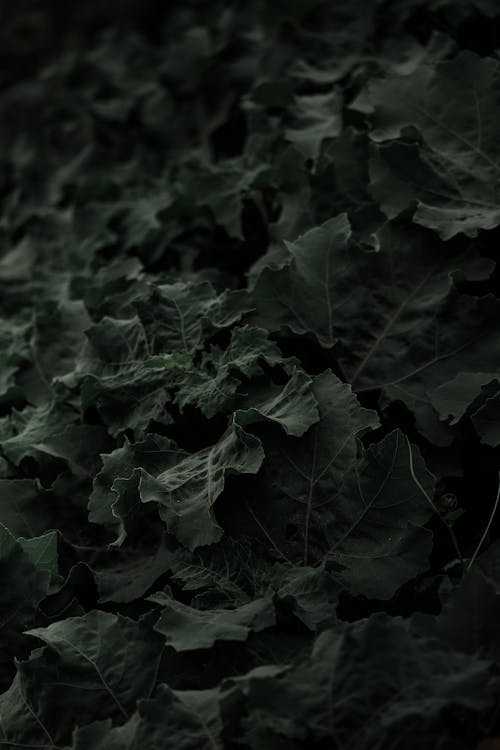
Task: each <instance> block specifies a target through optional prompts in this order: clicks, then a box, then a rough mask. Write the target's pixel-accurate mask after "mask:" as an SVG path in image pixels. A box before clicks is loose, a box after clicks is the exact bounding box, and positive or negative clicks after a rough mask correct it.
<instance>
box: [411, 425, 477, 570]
mask: <svg viewBox="0 0 500 750" xmlns="http://www.w3.org/2000/svg"><path fill="white" fill-rule="evenodd" d="M405 437H406V442H407V443H408V457H409V463H410V474H411V476H412V479H413V481H414V482H415V484H416V485H417V487H418V489H419V490H420V492H421V493H422V495H423V496H424V497H425V499H426V500H427V502H428V503H429V505H430V506H431V508H432V510H433V511H434V513H436V515H437V517H438V518H439V519H440V521H441V522H442V524H443V525H444V526H445V527H446V529H447V530H448V533H449V535H450V538H451V541H452V543H453V547H454V549H455V552H456V553H457V556H458V559H459V561H460V565H461V566H462V570H463V568H464V558H463V555H462V552H461V550H460V545H459V544H458V540H457V537H456V536H455V532H454V531H453V529H452V527H451V526H450V525H449V524H448V523H446V521H445V519H444V518H443V516H442V515H441V513H440V512H439V508H437V506H436V504H435V503H434V501H433V499H432V498H431V496H430V495H429V493H428V492H427V490H426V489H425V487H424V486H423V485H422V484H421V483H420V482H419V480H418V479H417V476H416V474H415V469H414V467H413V452H412V449H411V443H410V441H409V439H408V436H405Z"/></svg>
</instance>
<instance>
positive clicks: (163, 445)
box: [88, 435, 186, 542]
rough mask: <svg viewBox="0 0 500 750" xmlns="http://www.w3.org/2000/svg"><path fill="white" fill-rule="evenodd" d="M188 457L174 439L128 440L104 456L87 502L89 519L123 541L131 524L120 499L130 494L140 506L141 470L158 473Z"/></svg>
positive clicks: (150, 437) (157, 437)
mask: <svg viewBox="0 0 500 750" xmlns="http://www.w3.org/2000/svg"><path fill="white" fill-rule="evenodd" d="M185 455H186V454H185V452H184V451H181V450H179V449H178V448H177V447H176V445H175V444H174V443H173V442H172V441H171V440H169V439H167V438H164V437H161V436H160V435H148V436H147V437H146V439H145V440H143V441H140V442H137V443H130V442H129V441H128V440H125V442H124V445H123V446H122V447H121V448H116V449H115V450H114V451H112V452H111V453H109V454H107V455H101V460H102V469H101V471H100V472H99V473H98V474H96V476H95V478H94V482H93V489H92V494H91V495H90V498H89V502H88V511H89V520H90V521H91V522H92V523H97V524H100V525H102V526H106V527H108V528H109V529H110V530H111V531H113V532H114V533H115V534H116V535H117V541H120V542H121V541H123V540H124V538H125V536H126V534H127V530H126V526H128V523H126V521H125V518H124V517H123V513H122V512H121V510H120V499H121V498H123V496H124V495H125V494H126V493H129V492H130V493H131V494H132V498H133V499H136V500H137V503H138V506H139V507H140V503H139V492H138V479H139V476H138V469H139V468H144V469H146V470H147V471H151V472H159V471H162V470H164V469H166V468H167V467H169V466H172V465H175V464H176V463H177V462H178V461H179V459H181V458H182V457H183V456H185ZM136 470H137V471H136ZM129 510H130V509H129Z"/></svg>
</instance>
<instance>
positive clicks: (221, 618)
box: [149, 592, 276, 651]
mask: <svg viewBox="0 0 500 750" xmlns="http://www.w3.org/2000/svg"><path fill="white" fill-rule="evenodd" d="M149 600H150V601H152V602H155V604H159V605H161V607H162V610H161V614H160V618H159V619H158V620H157V622H156V624H155V630H157V631H158V632H159V633H161V634H162V635H164V636H165V638H166V643H167V645H169V646H172V647H173V648H174V649H175V650H176V651H192V650H194V649H197V648H210V647H211V646H213V645H214V643H215V642H216V641H245V640H246V639H247V637H248V635H249V633H250V632H251V631H253V632H259V631H260V630H264V629H265V628H269V627H271V626H273V625H275V623H276V617H275V613H274V606H273V601H272V598H271V597H266V598H261V599H255V600H254V601H251V602H248V603H247V604H242V605H241V606H239V607H237V608H235V609H207V610H200V609H194V608H193V607H188V606H187V605H186V604H182V603H181V602H179V601H177V600H176V599H173V598H172V597H170V596H168V595H167V594H165V593H162V592H160V593H158V594H154V595H153V596H150V597H149Z"/></svg>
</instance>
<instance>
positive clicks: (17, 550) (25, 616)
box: [0, 525, 51, 688]
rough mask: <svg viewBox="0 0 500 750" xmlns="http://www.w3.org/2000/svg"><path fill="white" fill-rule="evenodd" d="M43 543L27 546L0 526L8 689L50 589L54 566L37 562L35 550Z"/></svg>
mask: <svg viewBox="0 0 500 750" xmlns="http://www.w3.org/2000/svg"><path fill="white" fill-rule="evenodd" d="M42 539H43V537H42ZM39 544H40V540H35V541H34V542H33V543H32V545H33V546H32V545H31V544H30V543H27V542H26V541H25V542H24V545H23V543H22V542H21V541H16V539H15V537H14V536H12V534H11V533H10V532H9V531H8V530H7V529H6V528H5V527H4V526H1V525H0V572H1V578H2V584H3V585H2V593H1V595H0V611H1V615H0V645H1V649H0V654H1V656H0V686H1V687H4V688H5V687H6V684H8V683H9V682H10V679H11V678H12V676H13V675H12V671H13V667H14V656H15V654H16V653H20V652H21V653H22V649H23V643H24V638H23V630H24V629H25V628H26V627H29V626H30V625H31V624H32V623H33V620H34V618H35V614H36V611H37V607H38V605H39V604H40V602H41V601H42V600H43V599H44V597H45V595H46V594H47V592H48V588H49V569H50V567H51V564H49V565H47V561H46V560H45V561H44V560H39V559H37V555H36V552H35V549H34V548H33V547H37V546H39ZM25 547H26V548H25Z"/></svg>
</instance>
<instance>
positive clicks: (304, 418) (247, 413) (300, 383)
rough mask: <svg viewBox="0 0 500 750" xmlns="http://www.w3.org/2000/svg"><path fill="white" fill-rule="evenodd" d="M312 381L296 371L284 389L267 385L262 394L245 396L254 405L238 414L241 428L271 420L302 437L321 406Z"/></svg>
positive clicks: (238, 422) (238, 411)
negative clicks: (317, 400) (313, 389)
mask: <svg viewBox="0 0 500 750" xmlns="http://www.w3.org/2000/svg"><path fill="white" fill-rule="evenodd" d="M311 384H312V380H311V379H310V378H308V377H307V375H305V374H304V373H303V372H300V370H296V371H295V372H294V373H293V375H292V377H291V378H290V380H289V381H288V383H286V385H285V387H284V388H272V389H271V388H266V389H263V393H262V395H261V394H260V393H259V391H258V390H257V393H255V392H253V393H251V394H250V395H251V398H248V397H247V399H245V400H246V402H247V403H248V404H251V406H249V407H247V408H245V404H244V403H243V405H242V406H243V408H240V409H238V410H237V411H236V412H235V413H234V417H233V419H234V422H235V424H238V425H240V426H241V427H246V426H247V425H250V424H254V423H256V422H261V421H263V420H267V421H269V422H274V423H276V424H278V425H280V427H282V428H283V429H284V431H285V432H286V434H287V435H293V436H294V437H300V436H301V435H303V434H304V433H305V432H307V430H308V429H309V428H310V427H311V425H313V424H315V422H317V421H318V419H319V414H318V407H317V403H316V399H315V397H314V393H313V391H312V389H311Z"/></svg>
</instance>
